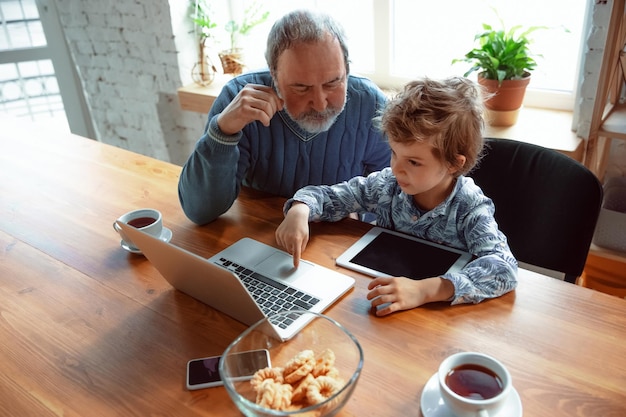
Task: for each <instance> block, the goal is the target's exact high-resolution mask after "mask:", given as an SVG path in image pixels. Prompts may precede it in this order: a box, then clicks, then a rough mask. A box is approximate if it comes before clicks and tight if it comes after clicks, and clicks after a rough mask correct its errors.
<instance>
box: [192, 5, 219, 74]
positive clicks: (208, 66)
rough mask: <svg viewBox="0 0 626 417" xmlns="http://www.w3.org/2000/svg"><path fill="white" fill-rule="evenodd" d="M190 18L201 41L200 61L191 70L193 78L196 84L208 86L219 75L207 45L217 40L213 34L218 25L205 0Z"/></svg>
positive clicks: (195, 6)
mask: <svg viewBox="0 0 626 417" xmlns="http://www.w3.org/2000/svg"><path fill="white" fill-rule="evenodd" d="M190 17H191V21H192V22H193V24H194V26H195V31H196V34H197V36H198V41H199V44H198V53H199V59H198V62H196V64H195V65H194V66H193V68H192V69H191V78H192V79H193V81H194V82H195V83H196V84H199V85H202V86H207V85H209V84H211V83H212V82H213V80H214V79H215V74H216V73H217V69H216V68H215V65H213V62H212V61H211V58H209V55H208V53H207V49H208V46H209V45H207V43H208V42H209V41H210V40H214V39H215V36H214V34H213V32H214V30H215V28H216V27H217V23H216V22H214V21H213V19H212V17H211V11H210V7H209V4H208V3H207V2H206V1H204V0H202V1H196V2H195V4H194V5H193V13H192V14H191V16H190Z"/></svg>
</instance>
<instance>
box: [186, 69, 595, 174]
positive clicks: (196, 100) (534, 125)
mask: <svg viewBox="0 0 626 417" xmlns="http://www.w3.org/2000/svg"><path fill="white" fill-rule="evenodd" d="M230 78H231V77H230V76H229V75H222V74H218V75H217V77H216V79H215V80H214V81H213V83H211V84H210V85H208V86H206V87H203V86H200V85H197V84H190V85H186V86H184V87H181V88H179V89H178V99H179V102H180V107H181V108H182V109H183V110H189V111H194V112H198V113H205V114H206V113H208V112H209V110H210V109H211V105H212V104H213V101H215V98H216V97H217V95H218V94H219V93H220V91H221V89H222V86H223V85H224V83H225V82H226V81H228V80H229V79H230ZM571 126H572V112H569V111H560V110H547V109H540V108H535V107H525V108H522V109H521V110H520V114H519V118H518V120H517V123H516V124H515V125H513V126H510V127H495V126H487V129H486V132H485V134H486V136H487V137H492V138H503V139H515V140H519V141H524V142H529V143H533V144H536V145H541V146H545V147H546V148H551V149H555V150H557V151H559V152H562V153H564V154H566V155H568V156H570V157H572V158H574V159H575V160H577V161H579V162H582V160H583V151H584V145H583V140H582V139H581V138H579V137H577V136H576V134H575V133H574V132H573V131H572V128H571Z"/></svg>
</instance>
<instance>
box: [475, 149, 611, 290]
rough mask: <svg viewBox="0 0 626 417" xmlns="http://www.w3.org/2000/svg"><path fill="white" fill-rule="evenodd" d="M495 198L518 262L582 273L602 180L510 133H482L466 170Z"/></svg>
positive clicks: (569, 275) (572, 278) (572, 276)
mask: <svg viewBox="0 0 626 417" xmlns="http://www.w3.org/2000/svg"><path fill="white" fill-rule="evenodd" d="M469 176H470V177H472V178H474V181H475V182H476V184H477V185H478V186H479V187H481V188H482V190H483V192H484V193H485V195H487V196H488V197H489V198H491V199H492V200H493V202H494V204H495V207H496V212H495V217H496V220H497V222H498V225H499V226H500V230H502V232H504V234H505V235H506V236H507V238H508V241H509V245H510V247H511V251H512V252H513V255H515V257H516V258H517V260H518V261H519V262H521V263H526V264H529V265H534V266H537V267H540V268H547V269H549V270H551V271H558V272H560V273H563V274H564V275H563V278H564V280H565V281H568V282H572V283H574V282H576V279H577V278H578V277H579V276H580V275H581V274H582V272H583V269H584V267H585V261H586V260H587V254H588V253H589V247H590V246H591V240H592V238H593V232H594V229H595V227H596V222H597V221H598V216H599V214H600V207H601V205H602V184H601V183H600V181H598V179H597V178H596V176H595V175H594V174H593V173H592V172H591V171H589V170H588V169H587V168H586V167H584V166H583V165H582V164H580V163H578V162H577V161H575V160H574V159H572V158H570V157H568V156H566V155H563V154H561V153H559V152H557V151H554V150H552V149H547V148H544V147H541V146H537V145H532V144H529V143H525V142H519V141H515V140H508V139H491V138H487V139H486V146H485V154H484V156H483V158H482V159H481V160H480V162H479V163H478V166H477V167H476V168H475V169H474V170H473V171H472V172H471V173H470V174H469Z"/></svg>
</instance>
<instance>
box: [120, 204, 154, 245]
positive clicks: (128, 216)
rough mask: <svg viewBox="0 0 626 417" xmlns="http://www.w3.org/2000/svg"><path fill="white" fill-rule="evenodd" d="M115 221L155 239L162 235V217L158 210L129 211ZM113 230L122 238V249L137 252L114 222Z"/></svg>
mask: <svg viewBox="0 0 626 417" xmlns="http://www.w3.org/2000/svg"><path fill="white" fill-rule="evenodd" d="M117 221H119V222H122V223H126V224H128V225H130V226H133V227H135V228H137V229H141V231H142V232H145V233H147V234H149V235H152V236H154V237H157V238H160V237H161V234H162V233H163V216H162V215H161V212H160V211H159V210H156V209H153V208H142V209H137V210H132V211H129V212H128V213H124V214H122V215H121V216H120V217H118V219H117ZM113 229H115V231H116V232H117V233H119V235H120V237H121V238H122V242H120V243H121V245H122V247H123V248H124V249H126V250H131V251H135V252H137V251H138V248H137V246H135V244H134V243H133V241H132V240H131V239H130V238H129V237H128V236H126V234H125V233H124V231H123V230H122V229H121V228H120V227H119V226H118V225H117V224H116V222H113Z"/></svg>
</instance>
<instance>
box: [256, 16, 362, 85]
mask: <svg viewBox="0 0 626 417" xmlns="http://www.w3.org/2000/svg"><path fill="white" fill-rule="evenodd" d="M328 34H330V35H331V36H332V37H333V38H335V39H337V40H338V41H339V45H340V46H341V50H342V52H343V59H344V62H345V65H346V74H348V73H350V60H349V58H348V46H347V45H346V38H345V34H344V31H343V28H342V27H341V25H339V23H337V22H336V21H335V20H334V19H333V18H332V17H330V16H329V15H327V14H323V13H315V12H312V11H309V10H295V11H292V12H290V13H288V14H286V15H285V16H283V17H281V18H280V19H278V20H277V21H276V22H275V23H274V25H273V26H272V29H271V30H270V33H269V35H268V36H267V50H266V51H265V60H266V61H267V66H268V67H269V69H270V71H271V73H272V74H275V73H276V69H277V64H278V58H279V57H280V55H281V54H282V53H283V52H284V51H285V50H286V49H289V48H290V47H291V46H292V45H294V44H297V43H312V42H319V41H323V40H324V38H325V37H326V36H327V35H328ZM320 59H324V57H320Z"/></svg>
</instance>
